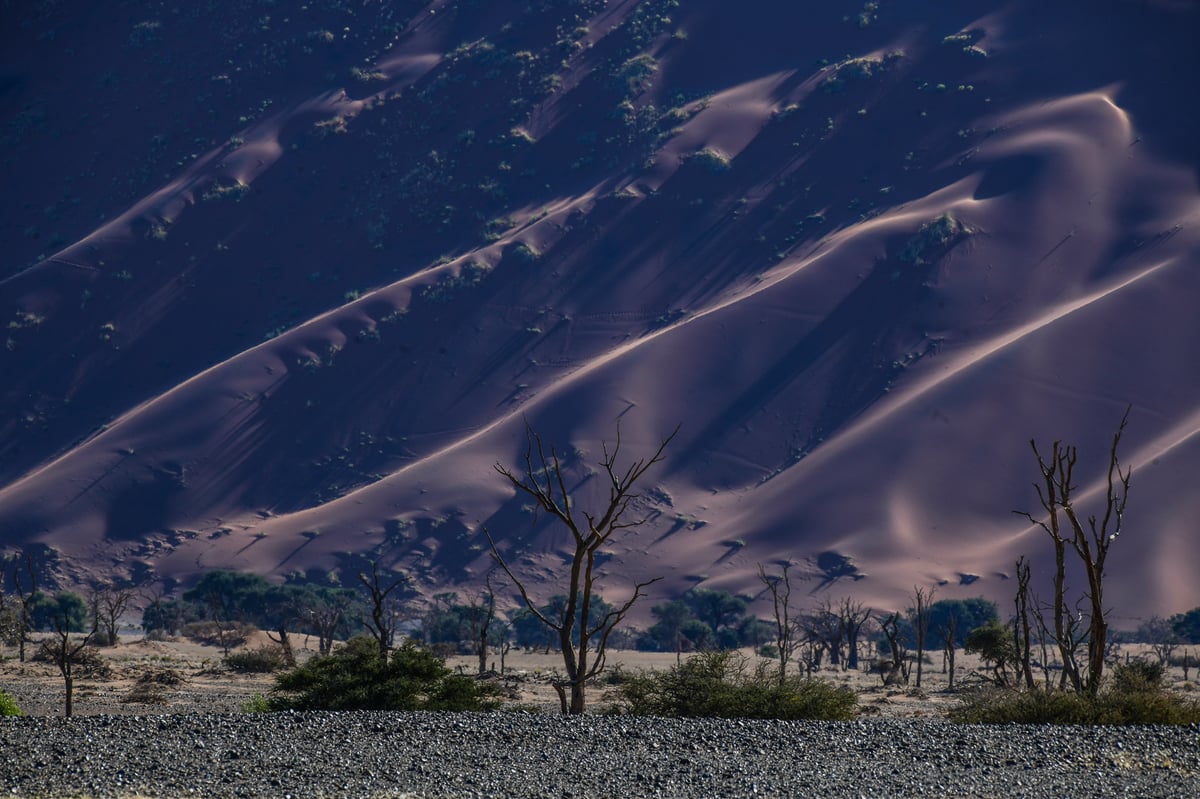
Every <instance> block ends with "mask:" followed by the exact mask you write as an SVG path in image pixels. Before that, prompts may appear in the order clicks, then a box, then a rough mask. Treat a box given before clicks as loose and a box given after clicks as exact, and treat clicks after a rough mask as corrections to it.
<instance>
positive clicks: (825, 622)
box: [802, 598, 845, 668]
mask: <svg viewBox="0 0 1200 799" xmlns="http://www.w3.org/2000/svg"><path fill="white" fill-rule="evenodd" d="M802 623H803V626H804V631H805V634H806V635H807V636H808V638H809V639H810V640H812V641H814V642H817V643H818V644H819V645H820V647H821V648H822V649H825V650H827V651H828V652H829V664H830V665H831V666H836V667H839V668H840V667H841V666H842V641H843V639H844V638H845V630H843V629H842V619H841V617H840V616H839V615H838V613H837V610H836V608H835V606H834V604H833V600H832V599H829V598H826V599H824V600H822V601H821V602H820V603H818V605H817V607H816V608H815V609H814V610H813V612H812V613H808V614H805V616H804V617H803V620H802ZM818 665H820V658H819V657H818Z"/></svg>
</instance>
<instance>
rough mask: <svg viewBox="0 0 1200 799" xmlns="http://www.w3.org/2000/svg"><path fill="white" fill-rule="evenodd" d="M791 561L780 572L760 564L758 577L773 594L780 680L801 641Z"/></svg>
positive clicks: (772, 607)
mask: <svg viewBox="0 0 1200 799" xmlns="http://www.w3.org/2000/svg"><path fill="white" fill-rule="evenodd" d="M791 568H792V564H791V563H783V564H781V565H780V572H779V574H767V570H766V569H765V568H764V567H763V565H762V564H761V563H760V564H758V579H759V580H760V581H761V582H762V584H763V585H765V586H766V588H767V591H768V592H769V593H770V594H771V611H772V616H773V618H774V621H775V650H776V651H777V652H778V653H779V655H778V657H779V681H780V682H783V681H784V679H785V678H786V677H787V667H788V662H789V661H791V659H792V656H793V655H794V654H795V653H796V649H797V648H798V647H799V646H800V643H801V640H802V638H801V626H800V620H799V619H797V618H794V617H793V613H792V581H791V578H789V576H788V570H789V569H791ZM676 659H677V660H678V650H677V651H676Z"/></svg>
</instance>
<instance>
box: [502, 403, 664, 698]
mask: <svg viewBox="0 0 1200 799" xmlns="http://www.w3.org/2000/svg"><path fill="white" fill-rule="evenodd" d="M678 432H679V428H676V429H675V432H673V433H671V435H669V436H668V437H667V438H665V439H663V441H662V442H661V443H660V444H659V446H658V449H657V450H656V451H655V453H654V454H653V455H652V456H651V457H649V458H644V459H642V460H638V461H635V462H634V463H633V464H631V465H630V466H629V467H627V468H625V469H623V470H622V469H620V468H619V467H618V466H617V458H618V456H619V454H620V451H621V428H620V426H619V425H618V427H617V440H616V443H615V444H614V446H613V448H612V450H611V451H609V448H608V445H607V444H604V445H603V450H604V457H603V459H602V460H601V461H600V466H601V468H602V469H603V472H604V476H605V478H606V479H607V481H608V490H609V491H608V502H607V504H606V505H605V506H604V509H603V511H602V512H600V513H599V514H595V515H593V514H591V513H588V512H586V511H584V512H578V511H577V510H576V509H575V507H574V502H573V501H572V499H571V496H570V494H569V493H568V491H567V478H566V474H565V469H564V467H563V465H562V464H561V463H560V461H559V458H558V454H557V453H556V452H555V451H554V449H553V447H552V448H551V449H550V452H549V453H547V452H546V448H545V446H544V445H543V444H542V439H541V437H540V436H539V435H538V434H537V433H535V432H534V431H533V428H532V427H530V426H529V425H528V424H526V426H525V434H526V441H527V442H528V445H527V447H526V449H525V456H524V467H523V469H522V472H521V473H520V474H518V473H516V472H513V471H512V470H510V469H509V468H508V467H506V466H504V465H502V464H500V463H497V464H496V466H495V469H496V471H497V473H499V474H500V475H501V476H502V477H504V478H505V479H506V480H508V482H509V484H510V485H511V486H512V487H513V488H514V489H516V490H517V492H518V493H523V494H526V495H528V496H529V497H530V498H532V499H533V500H534V502H535V503H536V504H537V507H538V509H539V510H541V511H544V512H545V513H548V514H549V515H550V516H551V517H552V518H554V519H555V520H557V521H558V522H560V523H561V524H562V526H563V527H564V528H566V530H567V532H568V533H569V535H570V539H569V542H568V543H569V545H570V547H571V549H572V550H573V551H572V554H571V565H570V568H569V569H568V572H567V577H566V586H565V596H566V604H565V606H564V607H563V610H562V615H561V617H559V618H551V617H550V616H548V615H547V614H546V613H544V612H543V611H542V609H540V608H539V607H538V605H537V603H535V602H534V601H533V599H532V598H531V597H530V596H529V592H528V591H527V590H526V587H525V583H524V582H523V581H522V580H520V579H519V578H518V577H517V576H516V574H515V573H514V572H513V570H512V569H511V567H510V566H509V564H508V562H507V561H506V560H505V558H504V556H503V555H502V554H501V553H500V549H499V548H498V547H497V545H496V541H495V539H494V538H493V537H492V534H491V532H490V531H489V530H488V529H487V528H484V533H485V535H487V538H488V542H489V543H490V544H491V548H492V557H493V558H494V559H495V561H496V563H497V564H499V566H500V567H501V568H502V569H503V570H504V572H505V574H507V575H508V577H509V579H511V580H512V581H513V584H514V585H516V587H517V590H518V591H519V592H520V594H521V599H522V601H523V602H524V603H525V606H526V607H527V608H529V611H530V612H531V613H532V614H533V615H534V616H536V617H537V619H538V620H539V621H541V622H542V624H544V625H546V627H547V628H549V629H550V630H551V631H553V632H554V633H555V636H556V638H557V641H558V649H559V652H561V653H562V658H563V665H564V666H565V668H566V672H567V679H566V681H565V685H564V689H563V690H564V692H565V687H566V686H569V687H570V690H571V699H570V703H569V704H568V703H567V702H566V700H565V694H564V698H563V709H564V712H566V713H570V714H572V715H578V714H582V713H583V712H584V709H585V708H586V705H587V698H586V692H587V682H588V680H590V679H592V678H593V677H595V676H596V675H597V674H599V673H600V672H601V671H603V670H604V662H605V656H606V653H607V649H608V638H609V635H610V634H611V633H612V631H613V629H614V628H615V627H616V626H617V625H618V624H620V623H621V622H622V621H624V619H625V616H626V615H627V614H628V613H629V610H630V608H632V607H633V605H634V603H636V602H637V600H638V599H640V598H641V597H642V591H643V590H644V589H645V588H646V586H648V585H650V584H651V583H654V582H657V581H658V580H659V579H660V578H657V577H656V578H654V579H652V580H648V581H645V582H639V583H636V584H635V585H634V588H633V594H632V595H631V596H630V597H629V599H628V600H626V601H625V603H624V604H622V605H620V606H618V607H614V608H613V609H612V610H611V611H609V612H608V613H606V614H605V615H604V616H603V617H601V618H599V619H593V618H592V598H593V596H594V591H595V587H596V578H597V575H596V556H597V554H598V553H599V551H600V549H601V548H602V547H604V546H605V545H607V544H608V543H609V541H610V540H611V539H612V537H613V536H614V535H616V534H619V533H620V532H622V531H624V530H629V529H632V528H636V527H640V526H641V525H643V524H645V523H646V521H647V518H646V517H640V518H635V519H629V518H627V517H626V514H627V513H628V512H629V511H630V510H631V506H632V504H633V502H634V501H635V500H637V499H638V498H639V495H638V494H636V493H634V488H635V486H636V485H637V484H638V482H639V481H640V480H641V479H642V478H643V477H644V476H645V475H646V472H647V471H649V470H650V468H651V467H653V466H654V465H655V464H657V463H659V462H661V461H662V460H663V452H664V451H665V450H666V448H667V445H668V444H670V443H671V440H672V439H674V438H675V436H676V435H677V434H678Z"/></svg>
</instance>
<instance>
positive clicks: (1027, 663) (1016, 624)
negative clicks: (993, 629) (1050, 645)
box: [1013, 556, 1034, 691]
mask: <svg viewBox="0 0 1200 799" xmlns="http://www.w3.org/2000/svg"><path fill="white" fill-rule="evenodd" d="M1016 571H1017V595H1016V597H1015V598H1014V600H1013V604H1014V605H1015V608H1014V610H1015V611H1016V615H1015V616H1014V617H1013V643H1014V644H1016V649H1017V659H1018V662H1019V663H1020V664H1021V674H1022V675H1023V676H1024V678H1025V688H1026V689H1028V690H1030V691H1032V690H1033V689H1034V682H1033V663H1032V661H1033V657H1032V651H1031V647H1032V645H1033V640H1032V635H1031V628H1030V622H1029V596H1030V595H1029V561H1027V560H1026V559H1025V558H1024V556H1022V557H1020V558H1017V569H1016Z"/></svg>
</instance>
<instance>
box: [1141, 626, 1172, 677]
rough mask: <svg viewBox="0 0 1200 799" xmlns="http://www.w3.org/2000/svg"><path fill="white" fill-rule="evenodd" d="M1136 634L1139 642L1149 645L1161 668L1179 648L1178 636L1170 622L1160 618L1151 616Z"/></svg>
mask: <svg viewBox="0 0 1200 799" xmlns="http://www.w3.org/2000/svg"><path fill="white" fill-rule="evenodd" d="M1137 632H1138V637H1139V638H1140V639H1141V642H1142V643H1144V644H1149V645H1150V651H1151V652H1153V653H1154V657H1155V658H1157V659H1158V662H1159V663H1161V664H1162V665H1163V666H1166V665H1167V663H1168V662H1169V661H1170V659H1171V656H1172V655H1173V654H1175V650H1176V649H1178V648H1179V636H1178V635H1176V634H1175V629H1174V628H1173V627H1172V626H1171V622H1169V621H1167V620H1166V619H1164V618H1163V617H1161V616H1151V617H1150V618H1149V619H1147V620H1146V621H1145V622H1143V623H1142V624H1141V626H1139V627H1138V630H1137Z"/></svg>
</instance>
